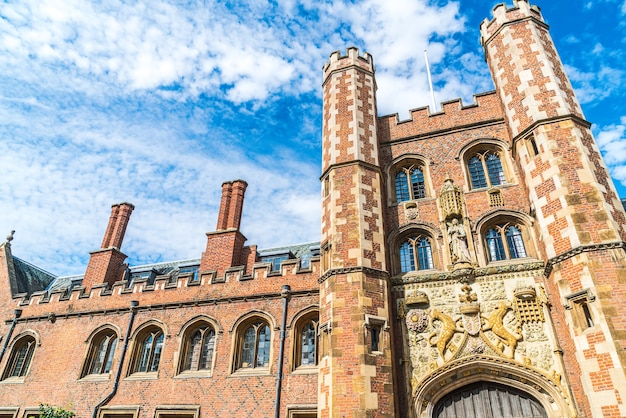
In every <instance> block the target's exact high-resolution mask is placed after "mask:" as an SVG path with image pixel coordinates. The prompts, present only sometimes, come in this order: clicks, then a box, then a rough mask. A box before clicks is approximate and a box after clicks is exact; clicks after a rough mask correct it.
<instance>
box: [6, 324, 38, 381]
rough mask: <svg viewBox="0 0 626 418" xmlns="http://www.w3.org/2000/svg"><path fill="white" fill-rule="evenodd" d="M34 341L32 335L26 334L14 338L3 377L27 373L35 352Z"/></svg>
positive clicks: (20, 375)
mask: <svg viewBox="0 0 626 418" xmlns="http://www.w3.org/2000/svg"><path fill="white" fill-rule="evenodd" d="M35 345H36V341H35V338H34V337H33V336H32V335H26V336H23V337H20V338H19V339H18V340H16V342H15V344H14V345H13V349H12V350H11V355H10V356H9V360H8V362H7V366H6V369H5V371H4V375H3V379H9V378H13V377H18V378H19V377H24V376H26V375H27V374H28V370H29V369H30V364H31V362H32V359H33V356H34V354H35Z"/></svg>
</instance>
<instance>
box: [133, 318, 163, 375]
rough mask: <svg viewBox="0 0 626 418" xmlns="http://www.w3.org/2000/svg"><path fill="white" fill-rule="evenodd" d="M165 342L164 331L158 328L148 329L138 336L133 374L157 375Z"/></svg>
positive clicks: (151, 327)
mask: <svg viewBox="0 0 626 418" xmlns="http://www.w3.org/2000/svg"><path fill="white" fill-rule="evenodd" d="M163 340H164V334H163V330H162V329H161V328H159V327H157V326H150V327H147V328H146V329H144V330H142V331H141V332H140V333H139V334H137V337H136V341H137V343H136V346H135V350H134V355H133V357H132V364H131V367H130V370H131V373H155V372H157V371H158V370H159V361H160V360H161V353H162V351H163Z"/></svg>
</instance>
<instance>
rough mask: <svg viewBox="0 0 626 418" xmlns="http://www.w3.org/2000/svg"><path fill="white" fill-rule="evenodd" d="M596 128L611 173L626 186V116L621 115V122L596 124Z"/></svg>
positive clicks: (598, 140) (596, 135)
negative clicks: (600, 125) (606, 124)
mask: <svg viewBox="0 0 626 418" xmlns="http://www.w3.org/2000/svg"><path fill="white" fill-rule="evenodd" d="M594 130H595V131H596V132H595V137H596V141H597V143H598V146H599V147H600V151H601V152H602V155H603V157H604V161H605V162H606V164H607V166H608V169H609V173H610V174H611V176H612V177H613V179H614V180H616V181H618V182H620V183H621V185H622V186H626V116H622V117H621V119H620V123H619V124H615V125H609V126H604V127H597V126H594ZM622 197H624V196H622Z"/></svg>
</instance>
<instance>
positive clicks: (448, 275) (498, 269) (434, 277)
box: [391, 261, 546, 286]
mask: <svg viewBox="0 0 626 418" xmlns="http://www.w3.org/2000/svg"><path fill="white" fill-rule="evenodd" d="M545 266H546V264H545V263H544V262H543V261H531V262H528V263H515V264H502V265H498V266H487V267H481V268H467V269H458V270H454V271H450V272H437V273H429V274H416V275H414V276H412V275H406V274H405V275H403V276H399V277H394V278H392V279H391V283H392V284H393V285H394V286H400V285H406V284H413V283H427V282H442V281H446V280H460V279H464V278H465V279H472V278H477V277H481V276H490V275H494V274H505V273H513V272H523V271H533V270H540V269H544V268H545ZM542 273H543V272H542Z"/></svg>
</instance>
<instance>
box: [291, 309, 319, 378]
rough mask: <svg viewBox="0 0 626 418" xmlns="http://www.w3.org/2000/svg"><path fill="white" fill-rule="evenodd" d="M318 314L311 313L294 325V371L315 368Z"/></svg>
mask: <svg viewBox="0 0 626 418" xmlns="http://www.w3.org/2000/svg"><path fill="white" fill-rule="evenodd" d="M318 327H319V313H318V312H317V311H315V312H311V313H309V314H307V315H305V316H304V317H302V318H300V319H299V320H298V322H297V323H296V325H295V334H294V340H295V353H294V369H297V368H299V367H303V368H307V367H312V366H317V359H318V334H319V332H318Z"/></svg>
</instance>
